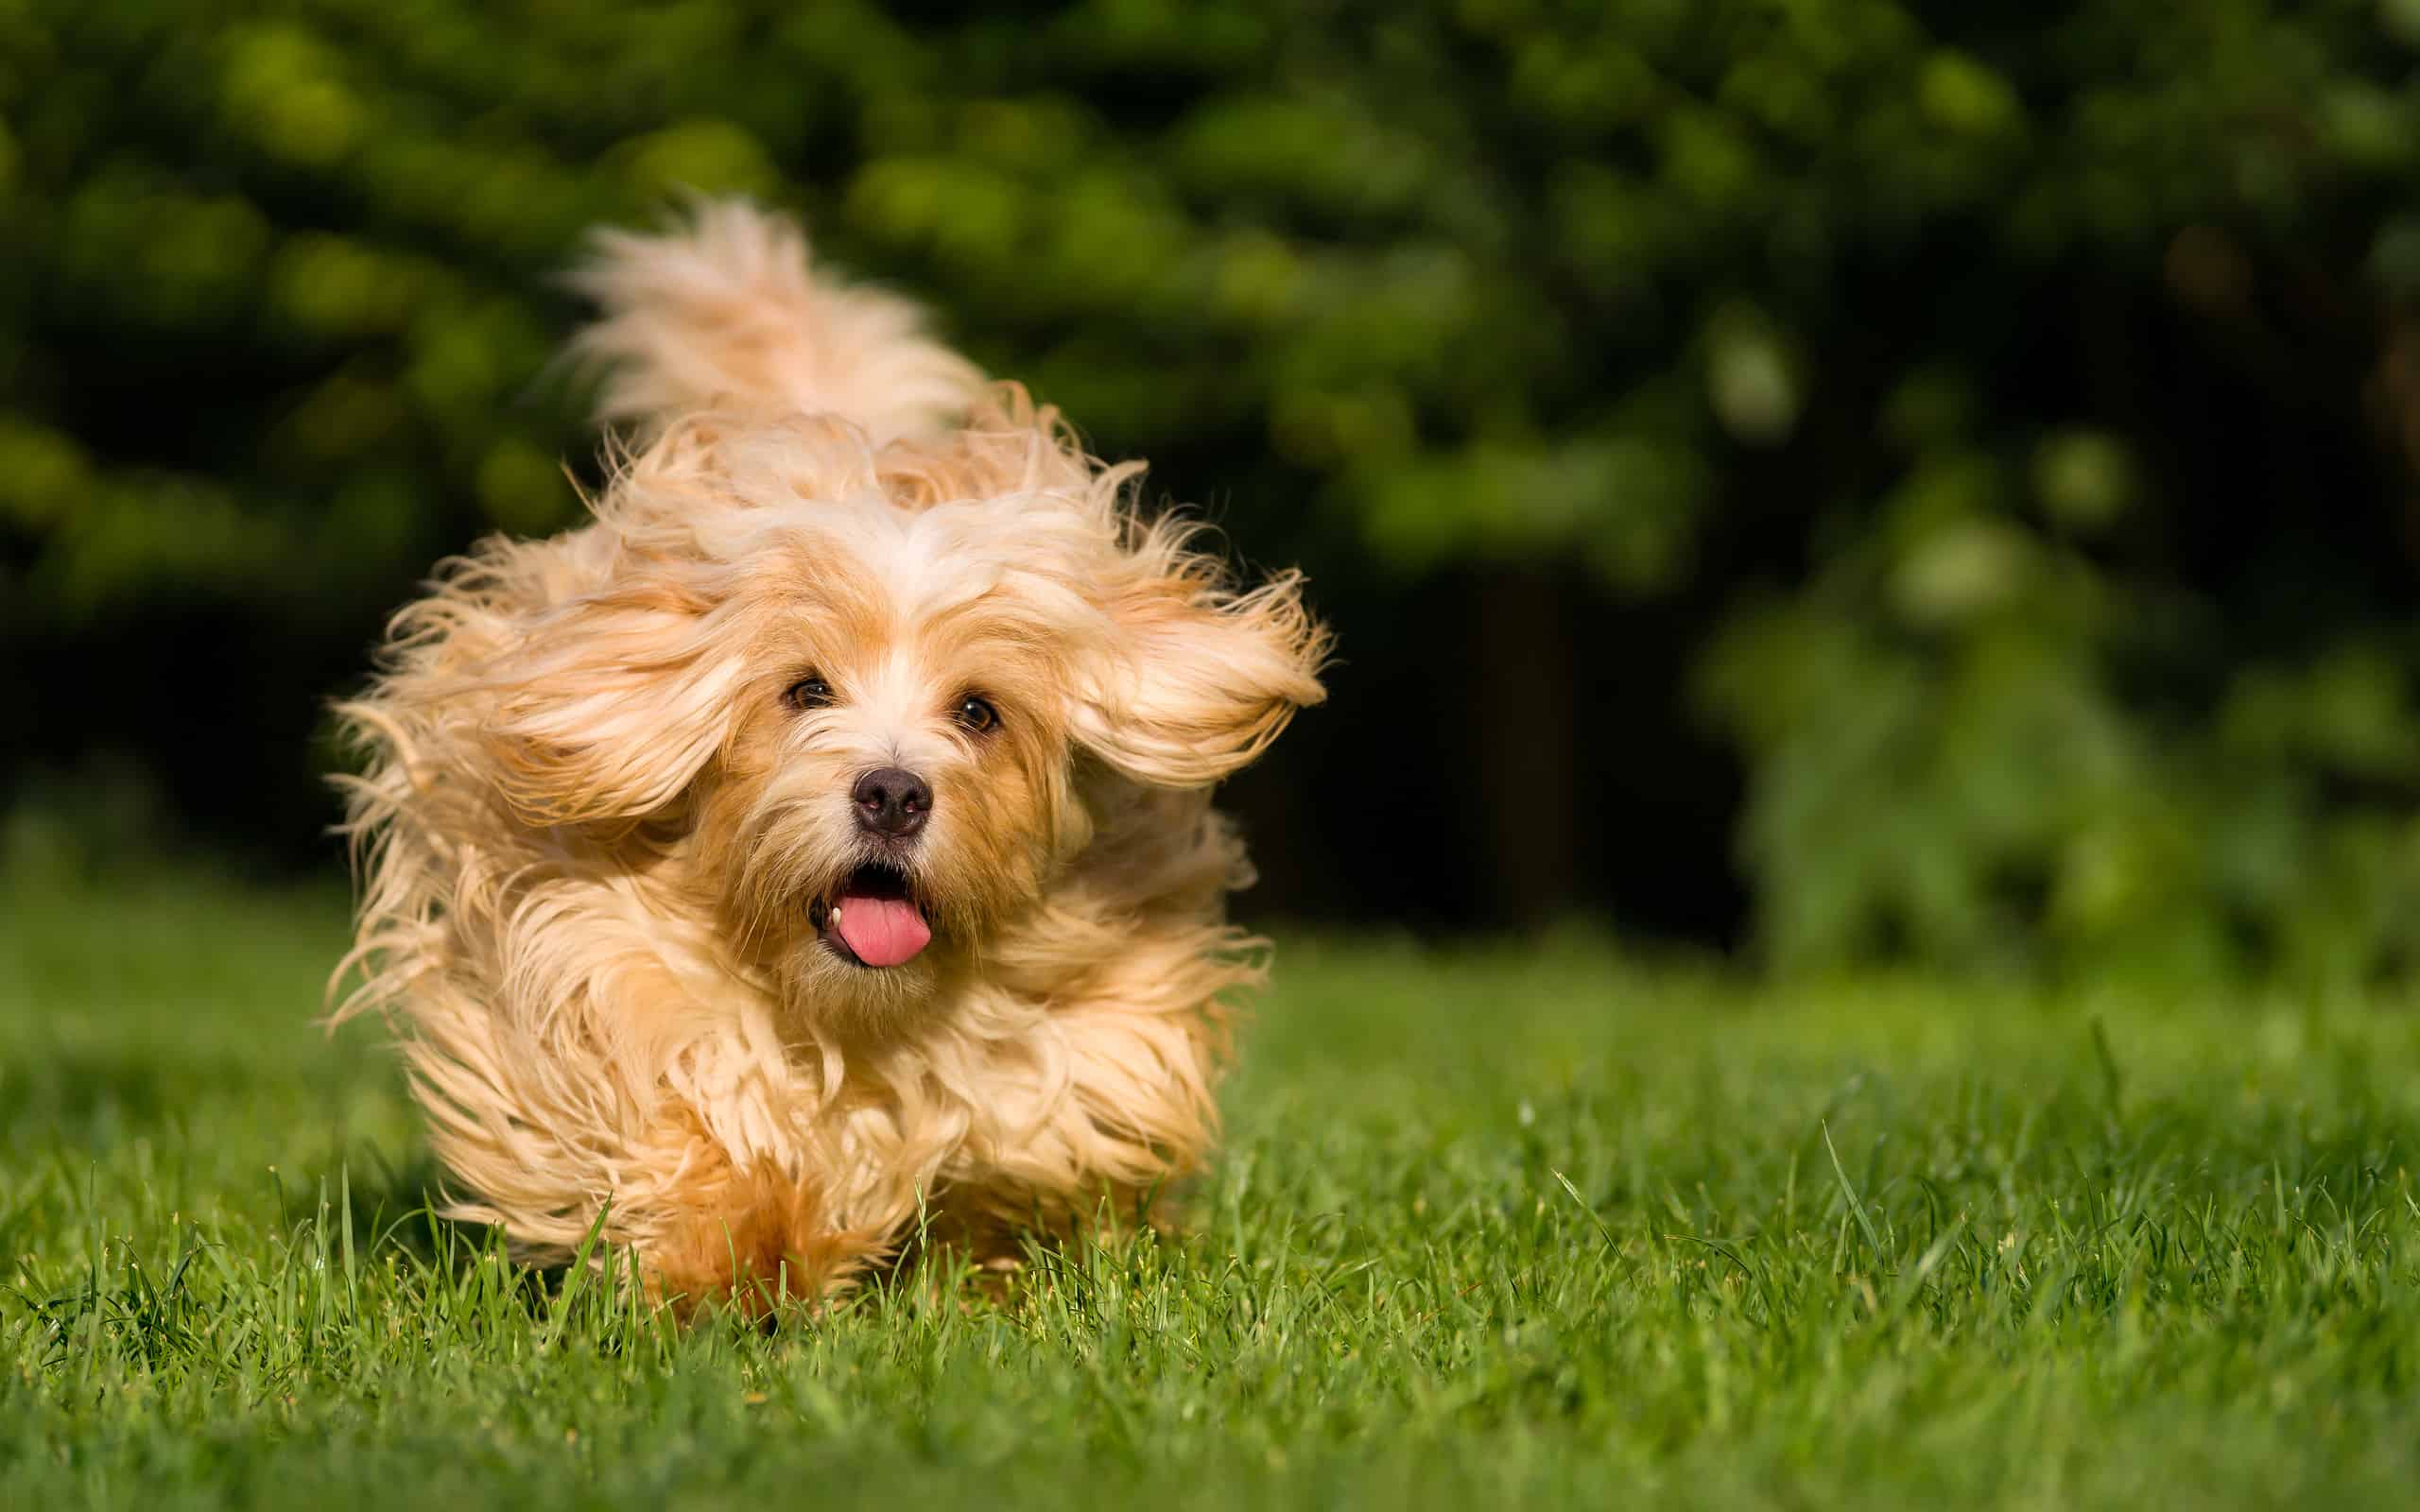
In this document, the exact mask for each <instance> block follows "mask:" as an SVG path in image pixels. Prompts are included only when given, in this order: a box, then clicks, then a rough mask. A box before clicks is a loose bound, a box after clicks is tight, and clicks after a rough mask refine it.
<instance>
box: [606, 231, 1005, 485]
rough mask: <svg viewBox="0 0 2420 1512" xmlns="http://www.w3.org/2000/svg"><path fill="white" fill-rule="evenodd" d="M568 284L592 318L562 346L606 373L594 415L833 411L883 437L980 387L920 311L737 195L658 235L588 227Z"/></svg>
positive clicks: (969, 400) (917, 432) (916, 427)
mask: <svg viewBox="0 0 2420 1512" xmlns="http://www.w3.org/2000/svg"><path fill="white" fill-rule="evenodd" d="M572 283H573V286H574V287H576V288H578V289H579V291H580V292H581V293H583V294H586V295H587V296H589V297H590V298H591V299H593V300H595V301H596V302H597V304H598V305H599V306H600V307H602V309H603V312H604V314H603V318H600V319H599V320H597V321H596V323H595V324H594V325H591V326H590V327H588V329H586V330H585V331H583V332H581V333H580V334H579V336H578V337H577V338H576V339H575V340H574V343H573V348H572V350H573V352H574V353H575V355H577V356H578V357H579V358H580V359H581V360H583V361H587V362H591V363H594V364H596V366H597V367H599V368H601V369H603V370H604V373H605V380H604V383H603V386H602V389H601V392H600V394H599V397H598V401H597V409H598V413H599V415H600V417H601V418H602V419H604V420H607V421H634V422H636V423H637V424H638V425H639V426H640V427H641V428H642V429H643V430H647V429H653V428H655V427H656V426H659V425H662V424H664V423H665V422H666V421H670V420H671V419H673V418H674V417H676V416H678V415H679V414H681V413H682V412H683V411H686V410H690V409H694V408H697V407H699V406H700V405H704V404H712V403H714V402H716V401H737V402H739V403H742V404H751V405H757V406H764V407H769V408H777V409H782V410H792V411H802V412H805V413H810V414H829V415H840V416H843V417H845V418H847V419H848V420H851V421H856V423H857V424H858V425H859V426H861V427H863V428H864V430H865V431H866V433H867V435H868V437H869V438H871V439H872V440H873V442H874V444H876V445H880V444H882V443H884V442H886V441H890V440H894V439H897V438H901V437H916V436H928V435H932V434H934V433H937V432H939V431H942V430H943V429H945V428H946V427H948V426H949V425H950V424H951V423H952V422H953V421H957V420H958V419H959V418H960V417H962V416H963V415H964V414H965V413H966V412H967V410H968V408H969V407H970V405H972V404H974V403H975V401H976V399H977V396H978V395H979V394H980V393H981V392H982V389H983V374H982V373H981V371H980V370H979V369H977V368H976V366H975V365H974V364H973V363H971V362H969V361H967V360H966V359H965V358H964V357H961V356H959V354H958V353H957V352H952V351H951V350H950V349H949V348H947V347H945V346H942V344H941V343H940V342H939V341H937V340H935V339H934V338H933V337H932V336H931V335H929V334H927V333H926V331H925V319H924V313H923V311H921V310H920V309H918V308H917V307H916V306H915V305H914V304H912V303H910V302H909V301H907V300H904V299H901V298H900V297H899V296H897V295H895V294H888V293H885V292H883V291H881V290H879V289H873V288H866V287H862V286H859V287H852V286H850V285H849V284H847V283H843V282H840V281H838V280H835V279H834V278H833V277H831V275H830V274H829V272H828V271H817V270H814V269H812V268H811V266H810V264H809V259H808V256H807V245H806V236H805V234H804V232H802V231H801V230H800V229H799V227H798V225H797V224H796V223H795V222H793V221H791V220H789V219H787V218H786V217H784V216H781V215H774V214H772V213H770V212H768V211H765V210H761V209H759V208H757V207H756V206H754V205H752V204H750V203H748V202H747V201H745V200H738V199H725V200H712V201H705V202H702V203H700V205H698V207H697V208H696V209H695V211H694V212H693V213H692V214H691V215H689V216H688V218H687V219H686V220H685V221H684V222H683V223H682V224H680V225H677V226H675V227H673V228H672V229H670V230H668V231H666V232H662V233H659V234H654V235H646V234H641V233H638V232H627V231H606V232H598V233H597V234H596V238H595V241H594V243H593V246H592V250H591V254H590V256H589V258H588V260H587V261H586V262H585V263H584V264H582V265H581V266H579V268H578V269H576V270H575V271H574V273H573V275H572Z"/></svg>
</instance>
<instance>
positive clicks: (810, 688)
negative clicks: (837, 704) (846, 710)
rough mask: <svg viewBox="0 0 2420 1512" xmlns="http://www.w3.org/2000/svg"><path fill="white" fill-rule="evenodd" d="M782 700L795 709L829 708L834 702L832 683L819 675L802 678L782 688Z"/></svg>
mask: <svg viewBox="0 0 2420 1512" xmlns="http://www.w3.org/2000/svg"><path fill="white" fill-rule="evenodd" d="M782 702H784V703H786V704H788V705H789V706H790V707H791V708H793V709H825V708H829V707H831V703H832V684H830V683H828V682H826V681H824V680H823V679H821V678H818V677H813V676H808V677H804V678H801V679H798V680H797V681H796V682H793V683H791V684H790V685H789V686H788V687H787V688H785V689H783V690H782Z"/></svg>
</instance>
